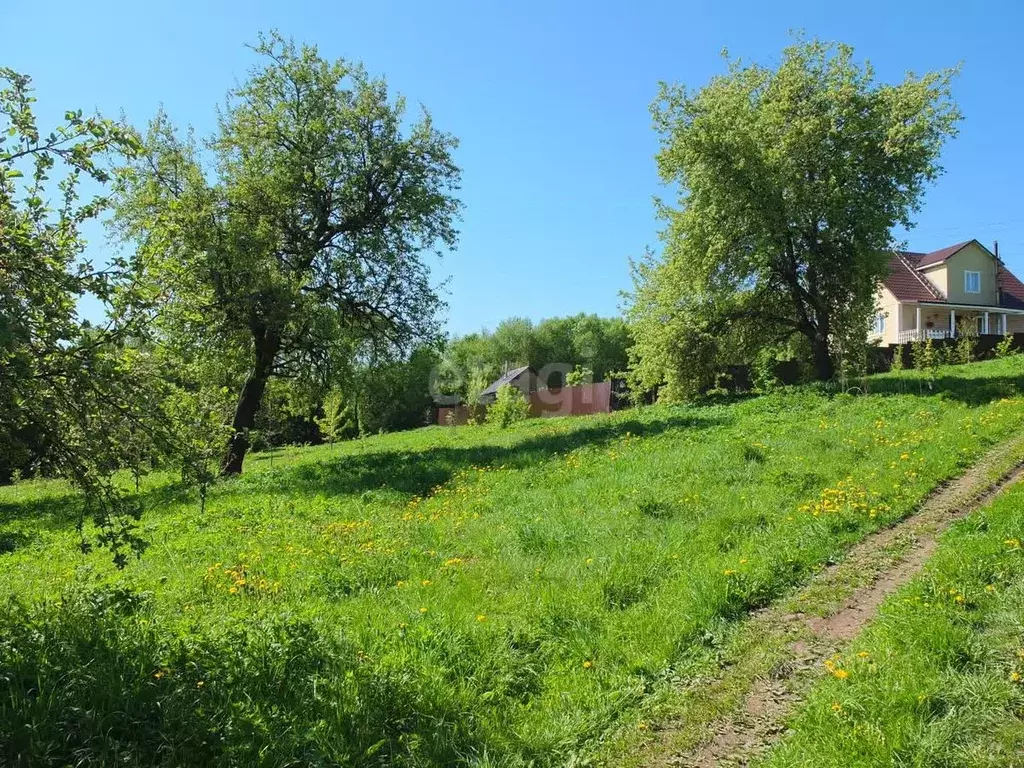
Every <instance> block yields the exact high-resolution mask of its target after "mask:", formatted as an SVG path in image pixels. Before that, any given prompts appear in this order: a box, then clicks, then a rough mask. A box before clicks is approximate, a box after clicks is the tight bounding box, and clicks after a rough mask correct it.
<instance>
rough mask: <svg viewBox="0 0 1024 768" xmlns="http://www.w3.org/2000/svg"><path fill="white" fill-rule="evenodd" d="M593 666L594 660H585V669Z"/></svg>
mask: <svg viewBox="0 0 1024 768" xmlns="http://www.w3.org/2000/svg"><path fill="white" fill-rule="evenodd" d="M592 666H594V662H592V661H591V660H590V659H587V660H586V661H584V662H583V668H584V669H590V668H591V667H592Z"/></svg>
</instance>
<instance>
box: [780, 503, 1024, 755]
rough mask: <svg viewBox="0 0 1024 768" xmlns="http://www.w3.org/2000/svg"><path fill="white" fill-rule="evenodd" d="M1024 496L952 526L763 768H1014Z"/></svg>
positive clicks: (1021, 669)
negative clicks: (893, 767)
mask: <svg viewBox="0 0 1024 768" xmlns="http://www.w3.org/2000/svg"><path fill="white" fill-rule="evenodd" d="M1021 536H1024V486H1022V485H1017V486H1016V487H1014V488H1012V489H1011V490H1009V491H1008V492H1007V493H1006V494H1005V495H1003V496H1002V497H1000V498H999V499H997V500H996V501H995V502H994V503H993V504H992V505H991V506H990V507H988V508H986V509H983V510H980V511H978V512H975V513H973V514H972V515H970V516H969V517H968V518H967V519H966V520H964V521H962V522H960V523H957V524H956V525H955V526H954V527H953V528H952V529H951V530H949V531H948V532H947V533H946V534H945V535H944V536H943V538H942V541H941V545H940V548H939V550H938V552H937V553H936V554H935V555H934V556H933V557H932V559H931V560H930V561H929V562H928V564H927V566H926V568H925V572H924V573H923V574H922V575H921V576H920V577H918V578H917V579H915V580H914V581H913V582H912V583H911V584H910V585H908V586H907V587H906V588H905V589H903V590H902V591H900V592H899V593H897V594H896V595H894V596H893V597H892V598H890V599H889V600H888V601H887V602H886V604H885V605H884V606H883V607H882V611H881V615H880V617H879V618H878V619H877V620H876V621H874V622H873V623H872V624H871V625H870V626H869V627H868V628H867V630H866V631H865V632H864V634H863V635H862V636H861V637H860V638H858V639H857V640H856V641H855V643H854V645H853V646H852V647H851V648H850V650H849V651H848V652H846V653H844V654H843V655H841V656H838V657H836V658H834V659H832V660H830V661H829V670H828V671H829V672H830V674H829V675H828V676H827V677H826V679H825V681H824V682H823V683H821V684H820V685H818V686H817V687H816V689H815V690H814V691H813V693H812V696H811V697H810V700H809V701H808V703H807V704H806V705H805V706H804V707H803V708H802V710H801V711H800V712H799V714H798V715H797V716H796V717H795V719H794V720H793V722H792V727H793V728H794V733H793V734H792V736H791V737H790V738H789V739H787V740H786V741H785V742H784V743H783V744H782V745H780V746H779V747H778V748H777V749H776V751H775V752H774V753H773V754H772V755H771V756H770V757H769V758H768V759H767V760H765V761H764V763H765V764H766V765H768V766H773V767H778V768H781V767H782V766H810V765H814V766H854V765H858V766H875V765H894V764H896V765H944V766H981V765H986V766H1012V765H1020V759H1021V755H1022V754H1024V721H1022V720H1021V717H1020V714H1021V712H1022V711H1024V550H1022V549H1021Z"/></svg>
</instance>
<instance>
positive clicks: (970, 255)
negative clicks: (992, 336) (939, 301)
mask: <svg viewBox="0 0 1024 768" xmlns="http://www.w3.org/2000/svg"><path fill="white" fill-rule="evenodd" d="M996 268H997V265H996V260H995V259H994V258H992V256H991V255H990V254H989V253H988V251H986V250H985V249H984V248H982V247H981V246H979V245H978V244H977V243H971V244H970V245H968V246H967V247H965V248H963V249H962V250H960V251H958V252H957V253H956V254H954V255H953V256H951V257H950V258H948V259H947V260H946V261H945V262H943V263H942V264H940V265H938V266H936V267H932V268H931V269H929V270H925V271H924V274H925V276H926V277H927V278H928V279H929V280H931V281H932V282H933V283H935V285H936V286H938V288H939V289H940V290H941V291H942V292H943V293H944V294H945V295H946V300H947V301H949V302H951V303H954V304H985V305H989V306H995V304H996V303H997V301H996ZM968 270H970V271H972V272H979V273H980V274H981V293H967V292H966V291H965V290H964V272H965V271H968Z"/></svg>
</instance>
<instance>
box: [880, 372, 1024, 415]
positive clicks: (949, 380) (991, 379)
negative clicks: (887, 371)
mask: <svg viewBox="0 0 1024 768" xmlns="http://www.w3.org/2000/svg"><path fill="white" fill-rule="evenodd" d="M965 373H966V372H965ZM1022 392H1024V373H1022V374H1020V375H1019V376H986V377H972V376H966V375H965V376H958V375H956V374H954V373H949V372H946V371H942V372H940V373H939V375H937V376H936V377H935V378H934V379H933V380H932V383H931V387H929V386H928V382H927V381H926V380H925V379H924V377H923V376H921V375H920V374H916V375H913V376H907V377H895V376H894V377H887V378H884V379H875V380H874V381H872V382H871V391H870V394H872V395H922V396H929V397H932V396H935V395H938V396H939V397H944V398H947V399H949V400H955V401H957V402H959V403H963V404H964V405H969V406H972V407H977V406H980V405H986V404H988V403H991V402H994V401H996V400H1002V399H1003V398H1004V397H1017V396H1019V395H1020V394H1021V393H1022Z"/></svg>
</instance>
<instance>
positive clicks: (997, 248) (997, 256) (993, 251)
mask: <svg viewBox="0 0 1024 768" xmlns="http://www.w3.org/2000/svg"><path fill="white" fill-rule="evenodd" d="M993 245H994V247H993V249H992V253H994V254H995V255H996V258H997V259H998V258H999V241H998V240H996V241H995V242H994V244H993Z"/></svg>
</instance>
